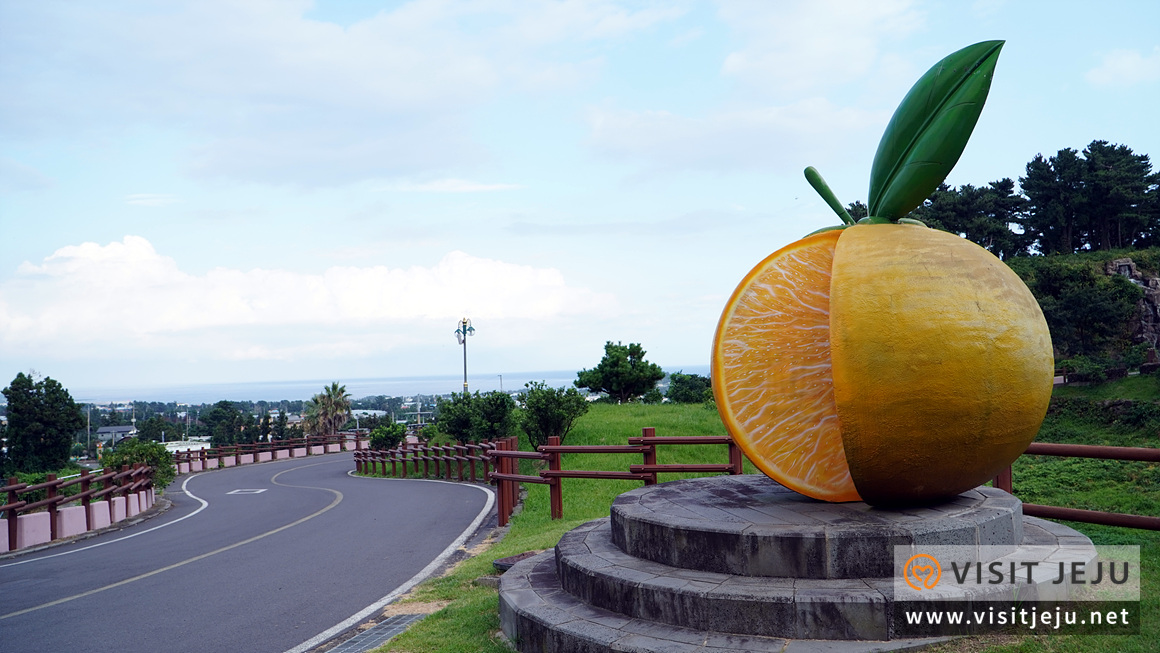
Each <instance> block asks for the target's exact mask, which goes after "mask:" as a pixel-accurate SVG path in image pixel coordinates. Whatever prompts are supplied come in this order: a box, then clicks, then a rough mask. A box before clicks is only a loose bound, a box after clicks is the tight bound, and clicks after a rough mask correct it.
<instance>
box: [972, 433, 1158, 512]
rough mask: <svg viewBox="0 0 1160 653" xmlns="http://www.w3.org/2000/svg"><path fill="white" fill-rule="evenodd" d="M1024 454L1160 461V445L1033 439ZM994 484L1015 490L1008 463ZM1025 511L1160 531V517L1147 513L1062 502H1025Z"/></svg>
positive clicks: (1011, 490) (1009, 490)
mask: <svg viewBox="0 0 1160 653" xmlns="http://www.w3.org/2000/svg"><path fill="white" fill-rule="evenodd" d="M1023 454H1024V455H1026V456H1061V457H1066V458H1096V459H1102V460H1122V461H1132V460H1138V461H1144V462H1154V463H1156V462H1160V449H1150V448H1147V447H1105V446H1098V445H1088V444H1055V443H1050V442H1032V443H1031V444H1030V445H1029V446H1028V447H1027V451H1025V452H1023ZM992 485H994V486H995V487H997V488H999V489H1001V490H1004V491H1007V492H1011V493H1012V494H1014V490H1013V487H1012V486H1013V483H1012V477H1011V468H1010V467H1008V468H1007V469H1005V470H1003V471H1002V472H1000V473H999V475H998V476H996V477H995V479H994V481H992ZM1023 514H1025V515H1030V516H1032V517H1044V518H1047V519H1065V520H1069V521H1078V522H1084V523H1088V524H1102V525H1105V526H1123V527H1127V528H1142V529H1148V530H1153V531H1160V517H1152V516H1146V515H1128V514H1124V513H1118V512H1101V511H1099V510H1080V509H1078V508H1063V507H1060V506H1043V505H1039V504H1035V503H1025V504H1023Z"/></svg>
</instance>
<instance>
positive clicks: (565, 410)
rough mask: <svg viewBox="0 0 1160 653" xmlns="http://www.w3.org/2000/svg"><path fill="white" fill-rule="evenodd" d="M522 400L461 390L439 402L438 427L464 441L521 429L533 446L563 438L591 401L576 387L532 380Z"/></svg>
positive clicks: (489, 438)
mask: <svg viewBox="0 0 1160 653" xmlns="http://www.w3.org/2000/svg"><path fill="white" fill-rule="evenodd" d="M524 387H525V388H526V390H525V391H524V392H522V393H520V395H519V403H520V404H522V408H521V407H519V406H517V404H516V400H515V399H513V398H512V396H511V395H509V394H506V393H503V392H489V393H487V394H482V395H481V394H480V393H478V392H476V393H474V394H467V393H460V394H455V395H452V397H451V399H448V400H444V401H440V402H439V403H438V405H437V411H436V417H435V419H436V421H435V428H436V430H437V431H438V432H439V433H442V434H444V435H447V436H449V437H452V438H454V439H455V440H457V441H459V442H461V443H467V442H479V441H481V440H497V439H499V438H507V437H511V436H513V435H515V434H516V429H522V430H523V431H524V433H525V434H527V436H528V441H529V442H530V443H531V445H532V446H533V447H537V446H540V445H542V444H547V443H548V438H550V437H553V436H555V437H558V438H560V441H561V442H563V441H564V438H565V437H566V436H567V435H568V432H569V431H571V430H572V427H573V425H575V424H576V420H578V419H580V417H582V416H583V415H584V414H585V413H587V412H588V402H587V400H585V399H584V396H583V395H581V394H580V393H579V392H577V391H576V389H575V388H567V389H564V388H549V387H548V386H547V384H545V383H543V382H542V381H532V382H530V383H527V384H526V385H525V386H524Z"/></svg>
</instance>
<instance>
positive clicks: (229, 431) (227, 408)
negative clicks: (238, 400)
mask: <svg viewBox="0 0 1160 653" xmlns="http://www.w3.org/2000/svg"><path fill="white" fill-rule="evenodd" d="M201 422H202V423H203V424H205V426H206V428H208V429H209V432H210V444H212V445H213V446H215V447H224V446H227V445H231V444H235V443H237V442H238V436H239V435H240V434H241V432H242V413H241V411H239V410H238V407H237V406H236V405H235V404H234V403H233V402H232V401H226V400H224V399H223V400H222V401H219V402H217V403H216V404H214V405H213V408H210V409H209V410H207V411H205V412H203V413H202V414H201Z"/></svg>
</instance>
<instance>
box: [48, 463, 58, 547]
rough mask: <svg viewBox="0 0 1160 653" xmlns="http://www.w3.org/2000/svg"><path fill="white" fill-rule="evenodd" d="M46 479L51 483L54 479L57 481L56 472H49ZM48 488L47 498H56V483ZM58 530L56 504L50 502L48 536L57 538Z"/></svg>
mask: <svg viewBox="0 0 1160 653" xmlns="http://www.w3.org/2000/svg"><path fill="white" fill-rule="evenodd" d="M45 480H46V481H48V482H49V483H53V482H54V481H56V474H49V475H48V476H47V477H45ZM46 489H47V490H48V491H47V492H45V498H46V499H53V498H56V485H55V484H54V485H50V486H48V488H46ZM56 530H57V529H56V504H55V503H50V504H48V536H49V538H50V539H53V540H55V539H57V533H56Z"/></svg>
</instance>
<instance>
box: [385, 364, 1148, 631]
mask: <svg viewBox="0 0 1160 653" xmlns="http://www.w3.org/2000/svg"><path fill="white" fill-rule="evenodd" d="M1154 383H1155V382H1154V380H1153V379H1152V378H1151V377H1145V378H1141V377H1135V376H1133V377H1128V378H1127V379H1123V380H1120V381H1118V382H1114V383H1107V384H1102V385H1093V386H1087V387H1084V388H1078V387H1065V388H1059V389H1058V391H1057V392H1058V397H1059V398H1058V399H1056V400H1054V401H1053V405H1052V410H1051V412H1050V413H1049V414H1048V416H1047V419H1046V420H1045V421H1044V425H1043V428H1042V429H1041V431H1040V434H1039V437H1038V440H1039V441H1042V442H1068V443H1077V444H1107V445H1117V446H1150V447H1155V446H1160V443H1158V441H1157V440H1158V438H1157V433H1160V407H1157V406H1155V405H1154V404H1152V403H1151V402H1152V400H1155V399H1160V391H1155V390H1153V391H1151V392H1149V391H1148V389H1149V388H1154V387H1155V386H1154V385H1153V384H1154ZM1117 395H1128V397H1127V398H1130V399H1133V400H1134V401H1133V402H1132V403H1130V404H1128V403H1123V402H1108V401H1106V400H1108V399H1119V398H1121V397H1119V396H1117ZM644 426H653V427H656V429H657V435H723V434H725V429H724V427H723V426H722V425H721V421H720V419H719V418H718V417H717V413H716V411H715V410H713V409H712V408H711V407H710V406H706V405H704V404H663V405H645V404H639V403H634V404H626V405H621V406H616V405H610V404H596V405H593V406H592V409H591V410H590V411H589V413H588V414H586V415H584V416H583V417H582V418H580V419H579V420H578V421H577V422H576V425H575V427H574V428H573V430H572V432H571V434H570V435H569V440H568V443H569V444H584V445H594V444H624V443H625V442H626V441H627V438H628V437H630V436H633V435H639V434H640V429H641V427H644ZM521 444H522V446H521V448H522V449H525V450H526V449H529V448H530V447H529V445H528V443H527V441H526V439H524V438H521ZM658 451H659V453H658V455H659V456H660V458H661V460H660V462H689V463H696V462H723V461H724V460H725V457H726V452H725V447H724V446H705V447H684V446H680V447H662V448H660V449H659V450H658ZM522 462H523V463H524V464H525V465H530V464H531V463H530V462H529V461H522ZM636 462H638V457H637V456H632V455H623V456H618V455H600V454H593V455H566V456H565V457H564V466H565V467H566V468H569V469H627V468H628V465H629V464H632V463H636ZM523 471H525V472H532V471H533V470H532V469H531V468H530V467H528V468H526V469H525V470H523ZM746 472H747V473H756V470H755V469H753V468H752V467H751V466H750V465H749V463H748V462H746ZM686 476H694V475H691V474H690V475H678V474H671V475H666V476H665V477H664V480H675V479H676V478H682V477H686ZM637 487H640V483H637V482H631V481H597V480H588V479H565V480H564V519H562V520H559V521H555V522H553V521H552V520H551V519H549V516H548V514H549V506H548V491H547V487H546V486H541V485H532V486H529V487H527V497H526V499H525V502H524V505H523V509H522V511H521V512H520V513H518V514H517V515H515V517H514V518H513V519H512V522H511V529H510V531H509V532H508V533H507V534H506V535H505V536H504V537H503V539H502V540H500V541H499V542H497V543H495V544H494V545H492V546H490V547H489V548H487V549H486V550H484V551H482V552H478V554H477V555H475V556H474V557H472V558H470V559H468V560H465V561H464V562H462V563H460V564H459V565H458V566H457V567H455V568H454V569H453V570H452V571H451V572H450V573H449V574H447V575H446V576H444V577H442V578H437V579H433V580H431V581H428V582H427V583H424V584H423V585H421V586H420V587H418V588H417V589H416V590H415V591H414V592H413V593H412V594H411V595H410V596H408V597H407V598H406V599H405V601H406V602H417V603H431V602H435V603H437V604H440V605H443V606H444V607H443V608H442V609H440V610H439V611H437V612H435V613H434V614H432V615H431V616H429V617H427V618H425V619H423V620H421V621H419V622H417V623H416V624H415V625H414V626H412V627H411V628H410V629H408V630H407V631H406V632H404V633H403V634H402V635H399V636H398V637H396V638H395V639H393V640H392V641H391V642H389V643H388V644H386V645H385V646H384V647H382V648H380V649H378V650H379V651H380V652H383V653H385V652H387V651H398V652H402V651H406V652H408V653H460V652H481V653H500V652H506V651H510V649H508V648H506V646H505V645H504V644H503V643H502V642H501V641H500V640H499V639H498V638H497V633H498V631H499V616H498V611H497V605H498V598H497V592H496V590H495V589H493V588H490V587H486V586H484V585H480V584H476V583H475V580H476V579H477V578H480V577H483V576H493V575H495V574H496V572H495V570H494V568H493V567H492V561H494V560H496V559H499V558H504V557H507V556H512V555H517V554H520V553H523V552H525V551H535V550H543V549H550V548H552V547H553V546H555V544H556V542H557V541H558V540H559V538H560V536H561V535H563V534H564V533H565V532H567V531H568V530H571V529H572V528H575V527H577V526H579V525H580V524H583V523H584V522H586V521H589V520H592V519H597V518H600V517H606V516H607V515H608V511H609V507H610V506H611V504H612V501H613V499H615V497H616V496H617V495H619V494H621V493H622V492H625V491H627V490H630V489H634V488H637ZM1014 487H1015V493H1016V495H1017V496H1019V497H1020V498H1021V499H1023V500H1024V501H1025V502H1028V503H1040V504H1047V505H1057V506H1067V507H1075V508H1087V509H1092V510H1107V511H1115V512H1130V513H1136V514H1143V515H1156V514H1160V466H1158V465H1149V464H1147V463H1123V462H1117V461H1097V460H1081V459H1066V458H1049V457H1046V456H1024V457H1022V458H1020V459H1019V461H1018V462H1016V464H1015V469H1014ZM1068 525H1069V526H1071V527H1073V528H1075V529H1077V530H1079V531H1081V532H1083V533H1085V534H1086V535H1088V536H1089V537H1091V538H1092V541H1093V542H1095V543H1096V544H1135V545H1140V546H1141V553H1142V564H1143V567H1144V569H1145V576H1144V583H1143V592H1144V601H1143V615H1142V632H1141V634H1140V635H1138V636H1132V637H1110V636H1088V637H1078V636H1059V637H1023V638H1012V637H1002V638H999V637H996V638H991V639H986V638H983V639H970V640H967V641H959V642H956V643H953V644H950V645H948V646H947V647H944V648H942V649H938V650H940V651H944V652H947V653H949V652H955V653H960V652H965V651H972V652H975V651H987V652H989V653H1029V652H1031V651H1052V652H1059V653H1065V652H1066V653H1070V652H1076V653H1079V652H1081V651H1083V652H1086V651H1097V652H1099V651H1103V652H1107V653H1111V652H1113V651H1116V652H1119V651H1128V652H1131V651H1139V652H1140V653H1143V652H1145V651H1152V650H1155V642H1156V641H1157V640H1158V639H1160V588H1158V587H1157V581H1158V579H1157V577H1156V571H1157V569H1160V533H1158V532H1151V531H1142V530H1136V529H1128V528H1112V527H1104V526H1096V525H1091V524H1081V523H1074V522H1069V523H1068ZM398 607H399V609H400V610H401V611H403V612H405V611H406V605H400V606H398Z"/></svg>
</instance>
